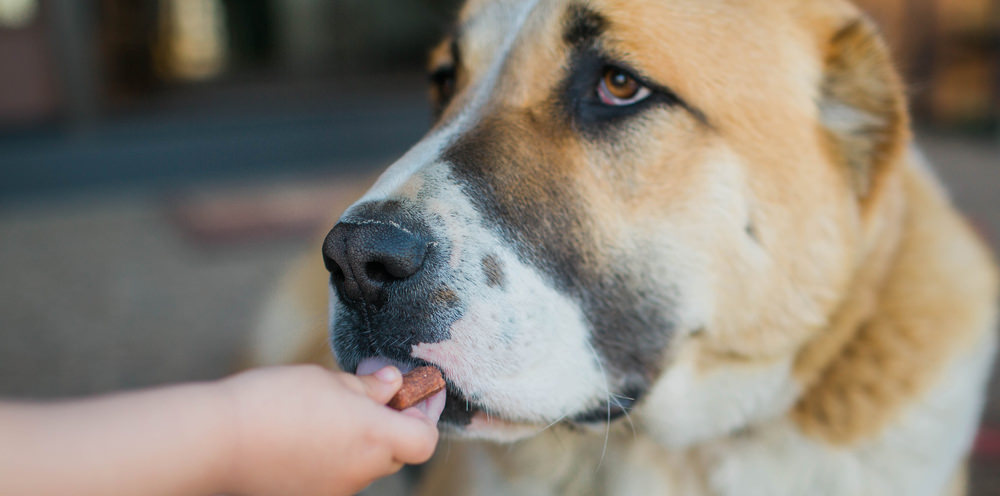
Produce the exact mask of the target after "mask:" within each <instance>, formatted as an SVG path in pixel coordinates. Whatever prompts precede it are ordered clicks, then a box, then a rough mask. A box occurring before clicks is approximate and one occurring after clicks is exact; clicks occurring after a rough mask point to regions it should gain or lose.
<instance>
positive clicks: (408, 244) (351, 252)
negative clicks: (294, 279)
mask: <svg viewBox="0 0 1000 496" xmlns="http://www.w3.org/2000/svg"><path fill="white" fill-rule="evenodd" d="M428 247H429V243H428V240H427V239H426V238H425V237H423V236H421V235H418V234H415V233H413V232H412V231H410V230H408V229H406V228H404V227H402V226H400V225H397V224H395V223H390V222H383V221H377V220H368V221H362V222H358V223H345V222H341V223H338V224H337V225H335V226H334V227H333V229H332V230H330V233H329V234H327V236H326V240H325V241H324V242H323V262H324V263H325V264H326V268H327V270H329V271H330V274H331V276H332V280H333V283H334V286H336V288H337V291H338V292H339V293H340V295H341V296H342V297H343V298H345V299H347V300H353V301H358V302H365V303H367V304H369V305H376V306H377V305H381V304H382V303H383V302H384V300H385V292H386V290H387V289H389V288H390V287H391V286H392V285H393V284H396V283H399V282H402V281H405V280H407V279H409V278H411V277H413V276H414V275H416V274H417V273H418V272H420V269H421V268H422V267H423V264H424V258H425V256H426V255H427V249H428Z"/></svg>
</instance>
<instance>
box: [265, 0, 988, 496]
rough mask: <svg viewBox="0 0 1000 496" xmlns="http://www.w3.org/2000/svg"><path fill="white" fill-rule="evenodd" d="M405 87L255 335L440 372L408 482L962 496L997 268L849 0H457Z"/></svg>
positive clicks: (315, 353)
mask: <svg viewBox="0 0 1000 496" xmlns="http://www.w3.org/2000/svg"><path fill="white" fill-rule="evenodd" d="M432 72H433V76H432V79H433V81H434V87H433V94H434V101H435V104H436V107H437V109H438V114H439V117H438V120H437V123H436V125H435V126H434V127H433V129H432V130H431V131H430V132H429V133H428V134H427V136H426V137H425V138H424V139H423V140H422V141H420V142H419V143H418V144H417V145H416V146H414V148H413V149H412V150H411V151H410V152H409V153H407V154H406V155H405V156H404V157H402V158H401V159H400V160H399V161H398V162H397V163H396V164H394V165H393V166H392V167H390V168H389V169H388V170H387V171H386V172H385V174H384V175H383V176H382V177H381V178H380V179H379V181H378V182H377V183H376V185H375V186H374V187H373V188H372V189H371V190H370V191H369V192H368V193H367V194H366V195H365V196H364V197H363V198H362V199H361V200H359V201H358V203H356V204H355V205H354V206H353V207H352V208H350V209H348V210H347V212H346V213H345V214H344V216H343V217H342V218H341V222H340V223H338V224H337V226H335V227H334V229H333V231H331V232H330V234H329V236H328V237H327V238H326V241H325V243H324V248H323V253H324V259H325V261H326V265H327V268H328V269H329V270H330V272H331V274H332V276H331V275H330V274H326V272H325V271H323V269H322V267H321V266H320V265H319V259H320V257H319V255H318V254H316V255H315V261H313V260H310V264H311V265H305V266H303V267H302V268H301V269H299V270H297V271H296V272H295V273H294V274H293V275H292V276H290V278H289V280H288V281H287V282H286V284H285V286H284V289H283V290H282V292H281V293H279V296H278V297H277V298H276V299H275V301H273V302H272V303H271V305H270V307H269V311H268V317H267V319H266V322H267V325H266V329H265V331H264V332H263V333H262V335H261V341H260V345H259V361H260V362H263V363H275V362H284V361H297V360H300V359H312V358H315V357H322V356H324V355H325V354H327V349H328V347H327V332H326V329H323V330H320V331H317V330H316V329H309V328H308V326H299V324H300V323H301V322H305V321H308V320H309V319H310V318H311V317H312V316H315V315H317V314H320V313H322V312H323V311H324V309H325V308H326V307H327V305H328V304H329V308H330V312H331V314H330V319H331V322H330V324H331V328H330V332H331V334H330V337H331V339H332V341H331V342H332V344H333V348H334V352H335V354H336V357H337V361H338V362H339V365H340V366H341V367H342V368H344V369H345V370H348V371H354V370H355V369H356V368H357V367H359V365H364V364H368V365H369V366H371V365H372V364H381V363H396V364H398V365H400V366H402V367H404V368H405V367H410V366H413V365H415V364H424V363H431V364H434V365H436V366H438V367H439V368H440V369H441V370H442V371H443V372H444V374H445V377H446V379H447V381H448V392H447V404H446V406H445V410H444V414H443V416H442V417H441V421H440V425H441V427H442V429H443V430H444V431H445V432H446V433H447V434H448V435H450V436H451V439H452V440H448V441H445V442H444V443H443V444H442V446H441V447H440V449H439V450H438V454H437V455H436V458H435V460H434V461H433V462H432V465H431V467H430V468H429V469H428V472H427V474H426V477H425V479H424V480H423V481H422V482H421V490H422V491H423V494H427V495H442V494H454V495H479V494H483V495H493V494H509V495H536V494H537V495H549V494H565V495H586V494H595V495H596V494H621V495H647V494H682V495H709V494H712V495H762V496H780V495H807V494H808V495H863V494H872V495H907V496H913V495H943V494H962V493H963V492H964V478H965V476H964V468H963V467H964V461H963V460H964V456H965V455H966V453H967V451H968V449H969V445H970V442H971V439H972V437H973V434H974V432H975V430H976V425H977V420H978V416H979V414H980V410H981V407H982V403H983V388H984V382H985V381H986V378H987V376H988V369H989V367H990V363H991V360H992V357H993V353H994V347H995V341H996V340H995V335H994V334H995V332H994V324H995V319H996V308H995V302H996V297H997V276H996V272H995V269H994V267H993V264H992V262H991V260H990V257H989V255H988V253H987V250H986V249H984V247H983V246H982V245H981V244H980V243H979V242H978V241H977V240H976V238H975V236H974V235H973V234H972V232H971V231H970V229H969V228H968V227H967V226H966V224H965V223H964V222H963V220H962V219H961V218H960V217H959V216H958V215H957V214H956V212H955V210H954V209H953V207H952V206H951V205H950V203H949V201H948V199H947V198H946V195H945V193H944V192H943V191H942V190H941V188H940V186H939V184H938V182H937V180H936V179H935V178H934V176H933V175H932V174H931V173H930V172H929V170H928V169H927V168H926V167H925V166H924V165H922V163H921V160H920V158H919V156H918V155H917V154H916V152H914V150H913V148H912V146H911V144H910V134H909V130H908V119H907V114H906V110H905V103H904V96H903V89H902V86H901V83H900V81H899V80H898V77H897V75H896V73H895V72H894V70H893V68H892V64H891V63H890V60H889V56H888V54H887V51H886V49H885V47H884V46H883V44H882V42H881V41H880V40H879V38H878V36H877V34H876V33H875V32H874V30H873V28H872V26H871V24H870V23H869V22H868V21H866V20H865V19H864V18H863V17H862V16H861V15H860V14H859V12H858V11H857V10H856V9H855V8H853V7H852V6H850V5H848V4H847V3H844V2H841V1H838V0H828V1H820V0H814V1H810V0H629V1H624V0H551V1H549V0H541V1H538V0H495V1H485V0H482V1H480V0H471V1H470V2H469V3H468V5H466V6H465V8H464V9H463V10H462V13H461V16H460V19H459V21H458V24H457V27H456V28H455V29H454V31H453V35H452V36H451V37H449V38H448V39H446V40H445V42H444V43H442V44H441V45H440V47H439V48H438V49H437V50H435V51H434V53H433V56H432ZM328 276H329V277H328ZM330 288H332V291H330V298H329V300H328V299H327V292H328V289H330ZM298 328H301V329H302V330H301V332H300V331H298V330H297V329H298ZM456 438H475V439H479V440H480V441H465V442H459V441H454V440H455V439H456ZM498 442H502V443H508V444H499V443H498Z"/></svg>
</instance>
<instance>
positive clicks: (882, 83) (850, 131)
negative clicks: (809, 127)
mask: <svg viewBox="0 0 1000 496" xmlns="http://www.w3.org/2000/svg"><path fill="white" fill-rule="evenodd" d="M819 110H820V120H821V122H822V125H823V126H824V128H825V131H826V134H827V137H828V139H829V143H830V145H831V149H832V151H833V154H834V156H835V157H836V158H837V159H838V160H839V161H841V162H842V163H843V164H844V165H845V166H846V168H847V169H848V170H849V172H850V174H851V176H852V182H853V184H854V186H855V189H856V191H857V194H858V197H859V198H860V199H861V200H862V201H864V200H866V199H867V198H869V196H872V195H874V193H875V192H876V191H877V190H878V187H879V185H880V182H881V178H883V177H885V176H886V175H887V173H888V172H889V171H890V170H891V169H892V168H893V167H894V166H895V164H897V163H898V162H899V157H900V154H901V153H902V152H903V149H904V147H905V144H906V142H907V141H908V139H909V121H908V117H907V113H906V102H905V97H904V95H903V86H902V83H901V82H900V79H899V76H898V75H897V74H896V70H895V69H894V67H893V65H892V61H891V60H890V57H889V50H888V49H887V48H886V46H885V44H884V43H883V42H882V39H881V38H880V37H879V35H878V33H877V31H876V29H875V28H874V26H873V25H872V23H871V21H869V20H868V19H866V18H864V17H859V18H855V19H854V20H851V21H850V22H848V23H847V24H846V25H843V26H842V27H841V28H840V29H838V30H837V31H836V32H835V34H834V35H833V37H832V38H831V39H830V40H829V42H828V45H827V52H826V60H825V67H824V72H823V80H822V83H821V87H820V101H819Z"/></svg>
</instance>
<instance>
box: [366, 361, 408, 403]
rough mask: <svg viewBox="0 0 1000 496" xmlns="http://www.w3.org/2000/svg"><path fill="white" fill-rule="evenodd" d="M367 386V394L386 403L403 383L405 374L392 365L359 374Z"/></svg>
mask: <svg viewBox="0 0 1000 496" xmlns="http://www.w3.org/2000/svg"><path fill="white" fill-rule="evenodd" d="M358 379H361V384H363V385H364V387H365V394H367V395H368V397H369V398H371V399H372V400H374V401H377V402H379V403H381V404H383V405H384V404H386V403H387V402H388V401H389V399H390V398H392V396H393V395H394V394H396V391H399V388H400V387H402V385H403V374H401V373H400V372H399V369H397V368H396V367H393V366H392V365H389V366H386V367H383V368H381V369H379V370H377V371H375V373H374V374H371V375H361V376H358Z"/></svg>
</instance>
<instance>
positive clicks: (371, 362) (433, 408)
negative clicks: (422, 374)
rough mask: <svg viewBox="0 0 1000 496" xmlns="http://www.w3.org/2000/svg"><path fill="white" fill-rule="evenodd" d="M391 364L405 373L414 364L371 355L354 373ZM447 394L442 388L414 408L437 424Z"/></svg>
mask: <svg viewBox="0 0 1000 496" xmlns="http://www.w3.org/2000/svg"><path fill="white" fill-rule="evenodd" d="M389 365H393V366H395V367H396V368H397V369H399V371H400V372H402V373H404V374H405V373H407V372H409V371H410V370H411V369H413V366H412V365H408V364H405V363H402V362H397V361H395V360H390V359H388V358H385V357H371V358H365V359H364V360H361V363H359V364H358V368H357V370H356V371H355V372H354V373H355V374H357V375H368V374H373V373H375V372H376V371H379V370H382V368H384V367H387V366H389ZM445 395H446V393H445V390H443V389H442V390H441V391H438V392H437V393H436V394H435V395H434V396H431V397H430V398H427V399H426V400H424V401H421V402H420V403H417V404H416V405H413V407H412V408H416V409H417V410H420V412H421V413H423V414H424V415H426V416H427V418H429V419H431V421H432V422H434V423H435V424H436V423H437V421H438V419H439V418H441V412H443V411H444V403H445Z"/></svg>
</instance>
